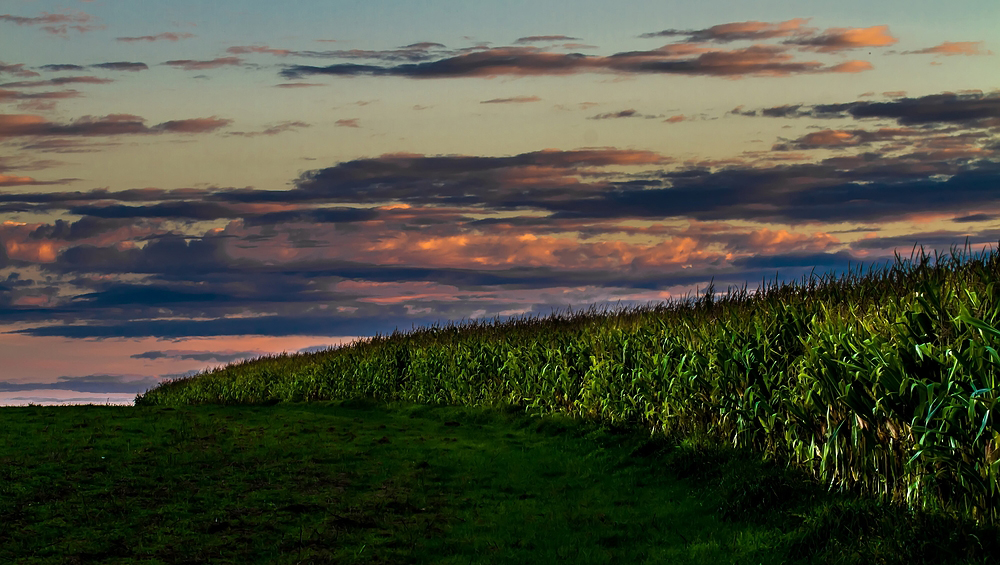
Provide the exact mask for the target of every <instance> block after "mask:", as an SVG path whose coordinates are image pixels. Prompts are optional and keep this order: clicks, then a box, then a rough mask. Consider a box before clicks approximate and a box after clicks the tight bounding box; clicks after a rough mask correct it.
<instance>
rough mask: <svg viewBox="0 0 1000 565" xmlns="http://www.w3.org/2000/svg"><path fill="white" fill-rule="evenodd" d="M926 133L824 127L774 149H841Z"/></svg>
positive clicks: (887, 129) (886, 129)
mask: <svg viewBox="0 0 1000 565" xmlns="http://www.w3.org/2000/svg"><path fill="white" fill-rule="evenodd" d="M925 135H928V132H923V131H919V130H913V129H907V128H880V129H878V130H874V131H870V130H863V129H852V130H834V129H824V130H820V131H814V132H810V133H807V134H805V135H803V136H802V137H799V138H798V139H795V140H792V141H790V142H787V143H779V144H776V145H775V146H774V147H773V149H774V150H775V151H791V150H803V149H843V148H847V147H858V146H861V145H871V144H872V143H877V142H882V141H891V140H896V139H900V138H911V137H918V136H925Z"/></svg>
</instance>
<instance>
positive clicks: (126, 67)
mask: <svg viewBox="0 0 1000 565" xmlns="http://www.w3.org/2000/svg"><path fill="white" fill-rule="evenodd" d="M90 66H91V67H94V68H95V69H105V70H108V71H129V72H136V71H145V70H147V69H148V68H149V66H148V65H146V63H130V62H128V61H114V62H111V63H97V64H94V65H90Z"/></svg>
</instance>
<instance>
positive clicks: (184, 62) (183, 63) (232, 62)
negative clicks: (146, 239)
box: [163, 57, 243, 71]
mask: <svg viewBox="0 0 1000 565" xmlns="http://www.w3.org/2000/svg"><path fill="white" fill-rule="evenodd" d="M163 64H164V65H169V66H171V67H177V68H179V69H183V70H185V71H201V70H205V69H217V68H219V67H227V66H236V65H242V64H243V59H240V58H239V57H217V58H215V59H212V60H210V61H193V60H191V59H177V60H173V61H167V62H166V63H163Z"/></svg>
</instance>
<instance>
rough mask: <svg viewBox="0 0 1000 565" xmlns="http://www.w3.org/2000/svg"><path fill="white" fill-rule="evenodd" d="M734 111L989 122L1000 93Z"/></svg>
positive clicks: (998, 110) (999, 114)
mask: <svg viewBox="0 0 1000 565" xmlns="http://www.w3.org/2000/svg"><path fill="white" fill-rule="evenodd" d="M733 113H737V114H740V115H745V116H756V115H761V116H767V117H779V118H791V117H796V118H797V117H813V118H824V119H829V118H845V117H853V118H857V119H865V118H881V119H892V120H895V121H896V122H897V123H899V124H900V125H904V126H915V125H927V124H960V125H971V126H975V125H987V126H989V125H994V123H995V122H997V121H998V120H1000V93H997V92H994V93H989V94H983V93H981V92H972V93H965V94H957V93H953V92H945V93H942V94H931V95H927V96H921V97H919V98H897V99H895V100H892V101H889V102H874V101H855V102H844V103H836V104H817V105H815V106H802V105H791V106H778V107H775V108H765V109H762V110H760V111H759V114H758V111H757V110H749V111H745V110H743V109H742V107H739V108H737V109H735V110H733Z"/></svg>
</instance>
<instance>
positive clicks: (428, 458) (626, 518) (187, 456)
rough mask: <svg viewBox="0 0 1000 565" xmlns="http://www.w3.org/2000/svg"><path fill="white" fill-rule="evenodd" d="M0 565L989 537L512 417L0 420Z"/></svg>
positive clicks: (901, 553) (905, 558) (574, 427)
mask: <svg viewBox="0 0 1000 565" xmlns="http://www.w3.org/2000/svg"><path fill="white" fill-rule="evenodd" d="M0 429H3V430H4V433H3V435H2V436H0V437H2V443H0V563H17V564H23V565H36V564H38V565H40V564H53V565H55V564H60V565H61V564H72V563H113V564H118V563H120V564H125V563H149V564H153V563H165V564H166V563H287V564H293V563H303V564H305V563H456V564H458V563H518V564H521V563H556V562H566V563H747V564H764V563H800V562H801V563H810V562H813V563H838V562H840V563H987V562H994V561H993V558H995V556H996V555H997V554H998V553H997V552H998V550H1000V542H998V540H997V537H996V532H995V530H989V529H985V528H984V527H982V526H976V525H973V524H972V523H971V522H961V521H957V520H954V519H946V518H943V517H941V516H931V515H924V514H921V513H913V512H910V511H906V510H903V509H899V508H895V507H892V506H885V505H880V504H878V503H876V502H874V501H873V500H870V499H865V498H855V497H851V496H847V495H843V494H838V495H834V494H830V493H828V492H827V491H826V490H825V489H822V488H820V487H819V486H817V485H815V484H813V483H811V482H810V481H809V480H808V479H807V478H806V477H805V475H801V476H800V475H795V474H794V473H791V472H789V471H786V470H784V469H781V468H777V467H774V466H773V465H769V464H765V463H762V462H761V461H760V459H759V457H754V456H752V455H749V454H748V453H747V452H737V451H733V450H727V449H720V448H709V447H697V446H693V445H692V444H691V443H690V442H689V443H687V444H685V445H681V446H674V445H670V444H668V443H666V442H665V441H664V440H657V439H652V438H651V436H650V434H649V433H648V432H641V431H640V432H637V431H635V430H634V429H632V430H631V431H628V430H626V429H625V428H613V427H611V428H609V427H607V426H604V427H601V426H598V425H596V424H594V423H592V422H591V423H587V422H585V421H582V420H581V419H575V420H574V419H571V418H567V417H558V416H557V417H552V416H547V417H537V416H528V415H525V413H524V410H523V409H519V408H510V409H483V408H462V407H443V406H434V407H431V406H422V405H413V404H401V403H395V404H392V405H388V404H378V403H374V402H370V401H347V402H316V403H308V404H304V403H281V404H276V405H272V406H210V405H202V406H190V407H177V408H171V407H113V406H106V407H105V406H75V407H38V406H31V407H18V408H4V409H2V410H0Z"/></svg>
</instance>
